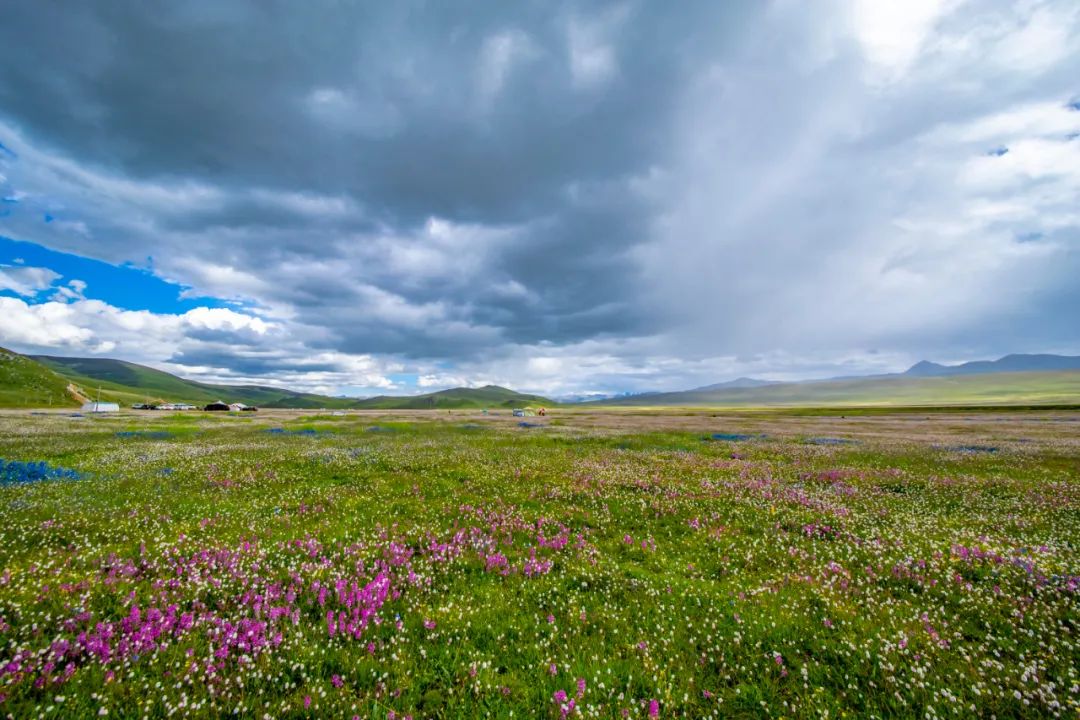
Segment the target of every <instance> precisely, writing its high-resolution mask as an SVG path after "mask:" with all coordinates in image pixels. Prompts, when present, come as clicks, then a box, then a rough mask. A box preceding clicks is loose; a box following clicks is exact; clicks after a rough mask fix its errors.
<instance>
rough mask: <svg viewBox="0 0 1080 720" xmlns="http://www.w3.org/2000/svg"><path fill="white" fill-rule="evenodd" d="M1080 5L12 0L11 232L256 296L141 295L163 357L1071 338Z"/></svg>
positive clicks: (1, 38)
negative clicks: (193, 316)
mask: <svg viewBox="0 0 1080 720" xmlns="http://www.w3.org/2000/svg"><path fill="white" fill-rule="evenodd" d="M1078 23H1080V13H1077V12H1076V11H1075V8H1073V7H1072V5H1071V4H1070V3H1068V2H1064V1H1061V2H1054V1H1050V2H1035V3H1021V4H1014V3H1007V2H989V3H982V4H979V6H978V7H974V6H973V5H971V4H966V5H965V4H950V3H947V2H927V3H913V4H902V5H895V4H884V3H876V2H873V1H872V0H850V1H849V0H826V1H825V2H823V3H818V4H815V5H814V6H812V7H811V6H803V5H800V4H798V3H776V2H774V3H759V2H750V1H747V2H741V3H715V2H689V3H680V4H678V6H677V7H676V6H671V5H664V4H659V3H644V2H626V3H599V2H595V3H594V2H585V1H583V2H560V3H548V2H524V3H506V2H480V3H470V4H469V5H468V6H463V5H458V4H452V3H442V2H420V1H416V2H400V3H346V2H329V1H327V2H319V3H303V4H302V3H285V2H254V1H252V2H219V1H217V0H215V1H214V2H210V1H209V0H207V1H204V2H185V3H162V4H149V3H139V2H130V1H117V2H101V3H78V4H72V3H60V2H50V1H42V2H33V3H29V2H28V3H18V4H12V6H11V7H9V8H6V9H5V12H4V15H3V20H2V22H0V63H3V67H4V68H5V72H3V73H0V141H2V142H3V144H4V147H6V148H8V151H6V152H0V195H2V196H3V197H10V198H12V202H10V203H7V204H6V205H5V209H4V213H5V214H4V216H3V217H2V218H0V231H3V233H4V234H5V235H7V236H11V237H14V238H18V239H22V240H29V241H33V242H37V243H40V244H44V245H47V246H49V247H52V248H56V249H62V250H66V251H70V252H76V253H80V254H83V255H87V256H90V257H95V258H100V259H104V260H108V261H110V262H113V263H122V262H126V261H130V262H134V263H136V264H140V265H142V264H146V263H148V262H149V261H148V260H147V258H148V257H152V262H153V268H154V271H155V272H156V273H158V274H160V275H161V276H162V277H165V278H167V279H169V280H173V281H176V282H178V283H181V284H183V285H184V286H189V287H191V288H192V290H191V293H192V294H203V295H208V296H215V297H220V298H227V299H232V300H236V301H237V303H238V304H237V305H235V306H234V307H235V308H236V309H237V312H238V313H240V314H244V313H248V314H250V315H251V316H254V315H258V317H259V318H261V319H263V320H265V321H266V324H265V326H264V325H261V324H258V323H253V322H247V321H246V320H244V319H243V318H238V317H233V316H228V317H226V316H207V317H203V318H202V319H200V320H199V322H202V323H203V324H201V325H200V324H195V325H191V323H188V324H184V323H179V322H174V321H172V320H169V319H167V318H164V319H163V318H157V319H156V320H154V321H153V322H155V323H158V324H159V325H160V326H161V328H162V330H161V332H162V336H161V338H160V345H154V346H153V347H154V348H155V349H154V353H156V355H155V357H157V358H158V359H160V360H169V361H170V362H171V363H172V364H174V365H177V366H183V367H207V368H216V369H218V370H219V371H220V374H221V375H222V376H228V375H229V373H233V374H236V375H245V376H258V377H262V376H266V377H275V378H279V379H280V378H286V377H290V373H301V372H304V368H307V369H308V371H310V373H311V376H315V375H322V376H324V377H323V379H321V380H318V382H319V383H322V384H325V385H329V384H331V383H333V382H337V381H338V380H339V379H340V378H342V377H347V376H348V375H349V373H356V374H359V375H360V376H362V377H363V378H365V379H364V383H366V384H369V385H370V386H379V387H386V385H387V383H389V382H390V381H389V380H388V379H387V376H388V375H391V374H394V373H396V372H398V370H386V368H385V367H381V366H379V365H380V363H383V364H385V365H386V366H387V367H389V365H390V364H393V363H401V362H403V363H406V364H409V367H410V370H409V372H414V373H416V374H425V377H426V378H427V379H426V380H425V382H426V383H428V385H426V386H431V385H434V384H438V383H440V382H443V380H441V379H440V378H442V377H443V376H442V375H440V371H441V369H443V368H445V367H446V366H451V367H457V368H465V370H462V371H461V372H459V373H458V374H456V375H455V374H453V373H448V374H447V375H446V376H445V377H446V380H445V381H446V382H451V381H453V382H457V381H460V380H462V378H463V377H464V375H465V374H467V375H468V378H485V379H489V380H499V381H509V382H514V383H517V384H521V383H522V382H525V383H533V384H532V385H531V386H530V387H532V388H533V389H540V390H542V389H544V388H545V387H547V386H558V387H559V388H560V389H566V390H573V389H577V388H579V387H587V386H588V383H589V382H591V381H590V379H589V378H590V377H591V378H596V379H597V382H600V383H603V384H604V385H605V386H607V387H610V386H611V385H610V384H611V383H615V382H617V380H616V379H617V378H619V377H623V378H628V380H627V382H629V383H630V384H631V386H632V387H635V388H642V387H643V388H645V389H650V388H651V387H654V386H659V385H663V386H664V387H668V388H670V387H672V386H673V385H674V386H678V385H679V384H694V383H696V384H706V383H708V382H714V381H716V380H719V379H723V377H710V374H712V375H715V374H716V373H725V374H727V373H730V374H731V375H736V374H743V372H744V371H743V370H740V368H750V369H752V370H753V371H755V372H756V371H759V370H761V369H762V368H765V369H766V370H768V368H770V367H772V368H777V372H781V373H787V374H798V373H799V370H798V368H799V367H800V366H801V367H803V368H806V372H810V371H811V369H812V370H813V372H819V371H820V369H821V368H822V367H826V366H828V365H829V363H834V364H835V365H836V366H837V367H843V368H844V369H845V371H847V370H851V369H852V368H855V367H857V366H859V364H860V363H861V364H862V366H864V367H866V368H870V369H874V370H880V369H882V363H885V362H895V363H902V362H904V361H905V360H906V359H908V358H911V357H912V356H914V357H916V358H917V357H920V356H929V357H934V358H941V359H950V358H964V359H966V358H967V357H968V356H970V355H973V354H980V355H981V354H986V355H992V354H1003V353H1005V352H1011V351H1022V350H1031V351H1039V350H1047V351H1070V350H1071V351H1075V350H1078V349H1080V348H1077V347H1076V342H1077V337H1076V332H1075V325H1074V324H1073V321H1072V318H1073V317H1074V316H1075V310H1076V304H1077V302H1078V300H1080V299H1078V298H1077V294H1076V284H1075V282H1074V281H1073V280H1071V279H1070V277H1075V274H1074V271H1075V269H1076V268H1077V266H1078V259H1077V258H1078V257H1080V251H1078V246H1077V237H1078V236H1077V232H1076V229H1077V227H1078V226H1080V219H1078V218H1077V216H1076V213H1075V207H1076V206H1077V202H1078V199H1080V197H1078V196H1080V171H1077V170H1076V168H1077V167H1080V155H1078V153H1080V150H1078V148H1080V141H1078V140H1076V138H1077V133H1078V132H1080V113H1077V112H1076V111H1075V109H1074V108H1071V104H1075V98H1076V86H1075V78H1076V77H1077V71H1078V68H1080V61H1078V57H1080V55H1078V53H1080V40H1078V33H1077V26H1078ZM996 148H1008V152H1007V153H1004V154H1001V153H995V152H991V151H993V150H995V149H996ZM45 216H48V217H49V218H51V219H52V222H48V223H46V222H44V221H43V219H42V218H43V217H45ZM1018 238H1023V239H1032V240H1029V241H1025V242H1018V241H1017V239H1018ZM1034 238H1037V239H1034ZM1070 273H1073V274H1072V275H1070ZM93 291H94V288H93V287H89V288H88V289H87V297H93ZM54 310H55V309H54ZM15 311H18V313H21V314H20V315H18V317H21V318H24V319H23V320H20V322H22V323H23V325H20V326H19V327H18V328H17V329H19V331H20V332H21V333H23V335H24V336H25V337H27V338H31V339H28V340H26V341H25V342H27V343H28V344H30V343H46V342H60V341H63V342H71V343H83V346H85V347H92V348H99V347H106V346H107V345H108V344H109V342H111V340H110V339H109V338H105V337H98V336H97V334H100V333H113V334H116V335H117V336H124V337H126V335H124V332H126V331H124V330H123V328H127V327H133V326H136V325H138V323H140V322H143V319H141V318H132V317H130V316H127V315H124V314H123V313H120V312H111V311H110V312H111V314H108V313H102V312H101V311H100V309H99V308H96V307H91V306H80V305H78V303H73V304H72V305H71V306H69V307H68V308H67V310H65V311H64V312H65V313H67V315H65V318H66V319H65V323H66V324H59V323H58V324H57V328H59V329H57V330H55V331H54V332H52V333H51V334H46V335H45V336H42V335H41V334H40V333H39V332H38V330H39V329H40V328H38V327H37V325H35V323H39V322H40V317H43V316H45V314H46V313H45V311H44V310H40V309H37V310H35V309H34V308H32V307H19V308H15V309H14V310H13V311H12V312H15ZM57 312H58V311H57ZM13 317H15V315H13ZM248 320H250V317H248ZM147 322H149V321H147ZM185 322H187V321H185ZM192 322H194V321H192ZM173 325H180V326H182V329H183V331H184V333H185V335H184V338H185V341H184V342H181V343H179V345H178V347H175V348H172V349H170V350H169V351H167V352H165V353H162V352H161V351H160V350H158V349H157V348H159V347H168V346H169V344H170V343H171V342H172V341H171V339H170V338H171V335H170V334H169V333H170V332H173V331H172V330H170V329H169V328H171V327H172V326H173ZM189 325H191V326H190V327H189ZM87 328H90V329H92V330H93V332H91V331H90V330H88V329H87ZM268 328H269V329H268ZM87 333H89V334H87ZM95 333H97V334H95ZM91 336H92V337H91ZM58 338H59V339H58ZM870 347H872V348H876V349H880V350H881V352H880V353H873V354H871V353H868V352H866V350H865V348H870ZM96 351H97V350H95V352H96ZM314 355H318V356H319V357H320V358H321V359H312V357H309V356H314ZM369 355H373V356H374V357H375V358H377V359H376V360H372V359H371V358H370V357H369ZM350 358H351V359H350ZM357 358H361V359H357ZM800 364H801V365H800ZM380 373H385V374H382V375H380ZM657 373H662V374H664V375H665V377H666V380H663V381H661V380H658V378H657ZM297 377H299V376H297ZM568 377H573V378H574V379H573V381H570V380H566V378H568ZM468 378H465V379H468ZM567 383H570V384H571V385H574V384H576V385H575V387H570V386H569V385H567ZM615 389H621V388H615Z"/></svg>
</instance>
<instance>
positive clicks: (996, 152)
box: [986, 145, 1009, 157]
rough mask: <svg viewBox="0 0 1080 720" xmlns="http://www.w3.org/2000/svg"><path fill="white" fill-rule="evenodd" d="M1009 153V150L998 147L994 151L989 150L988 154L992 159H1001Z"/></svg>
mask: <svg viewBox="0 0 1080 720" xmlns="http://www.w3.org/2000/svg"><path fill="white" fill-rule="evenodd" d="M1008 152H1009V148H1007V147H1005V146H1004V145H1002V146H1001V147H996V148H994V149H993V150H987V151H986V154H987V155H990V156H991V157H1001V156H1002V155H1005V154H1006V153H1008Z"/></svg>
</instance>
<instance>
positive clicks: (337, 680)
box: [330, 675, 345, 688]
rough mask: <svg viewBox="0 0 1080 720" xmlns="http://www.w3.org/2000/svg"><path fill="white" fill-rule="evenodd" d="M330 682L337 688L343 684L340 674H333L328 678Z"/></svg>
mask: <svg viewBox="0 0 1080 720" xmlns="http://www.w3.org/2000/svg"><path fill="white" fill-rule="evenodd" d="M330 684H331V685H333V686H334V687H336V688H339V687H341V686H342V685H344V684H345V683H344V682H343V681H342V679H341V676H340V675H334V676H333V677H331V678H330Z"/></svg>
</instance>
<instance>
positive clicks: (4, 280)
mask: <svg viewBox="0 0 1080 720" xmlns="http://www.w3.org/2000/svg"><path fill="white" fill-rule="evenodd" d="M60 277H61V276H60V274H59V273H57V272H54V271H52V270H50V269H49V268H43V267H26V266H23V265H19V266H18V267H12V266H10V265H0V290H10V291H11V292H13V293H15V294H16V295H22V296H24V297H32V296H34V295H36V294H38V293H39V292H41V291H42V290H47V289H49V288H50V287H52V284H53V283H54V282H56V281H57V280H59V279H60Z"/></svg>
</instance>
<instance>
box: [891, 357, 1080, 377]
mask: <svg viewBox="0 0 1080 720" xmlns="http://www.w3.org/2000/svg"><path fill="white" fill-rule="evenodd" d="M1050 370H1080V356H1072V355H1006V356H1005V357H1003V358H999V359H997V360H975V361H974V362H966V363H961V364H960V365H939V364H938V363H935V362H930V361H929V360H922V361H921V362H917V363H915V364H914V365H912V366H911V367H910V368H908V369H907V371H906V372H904V375H910V376H912V377H946V376H949V375H981V374H984V373H999V372H1036V371H1050Z"/></svg>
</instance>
